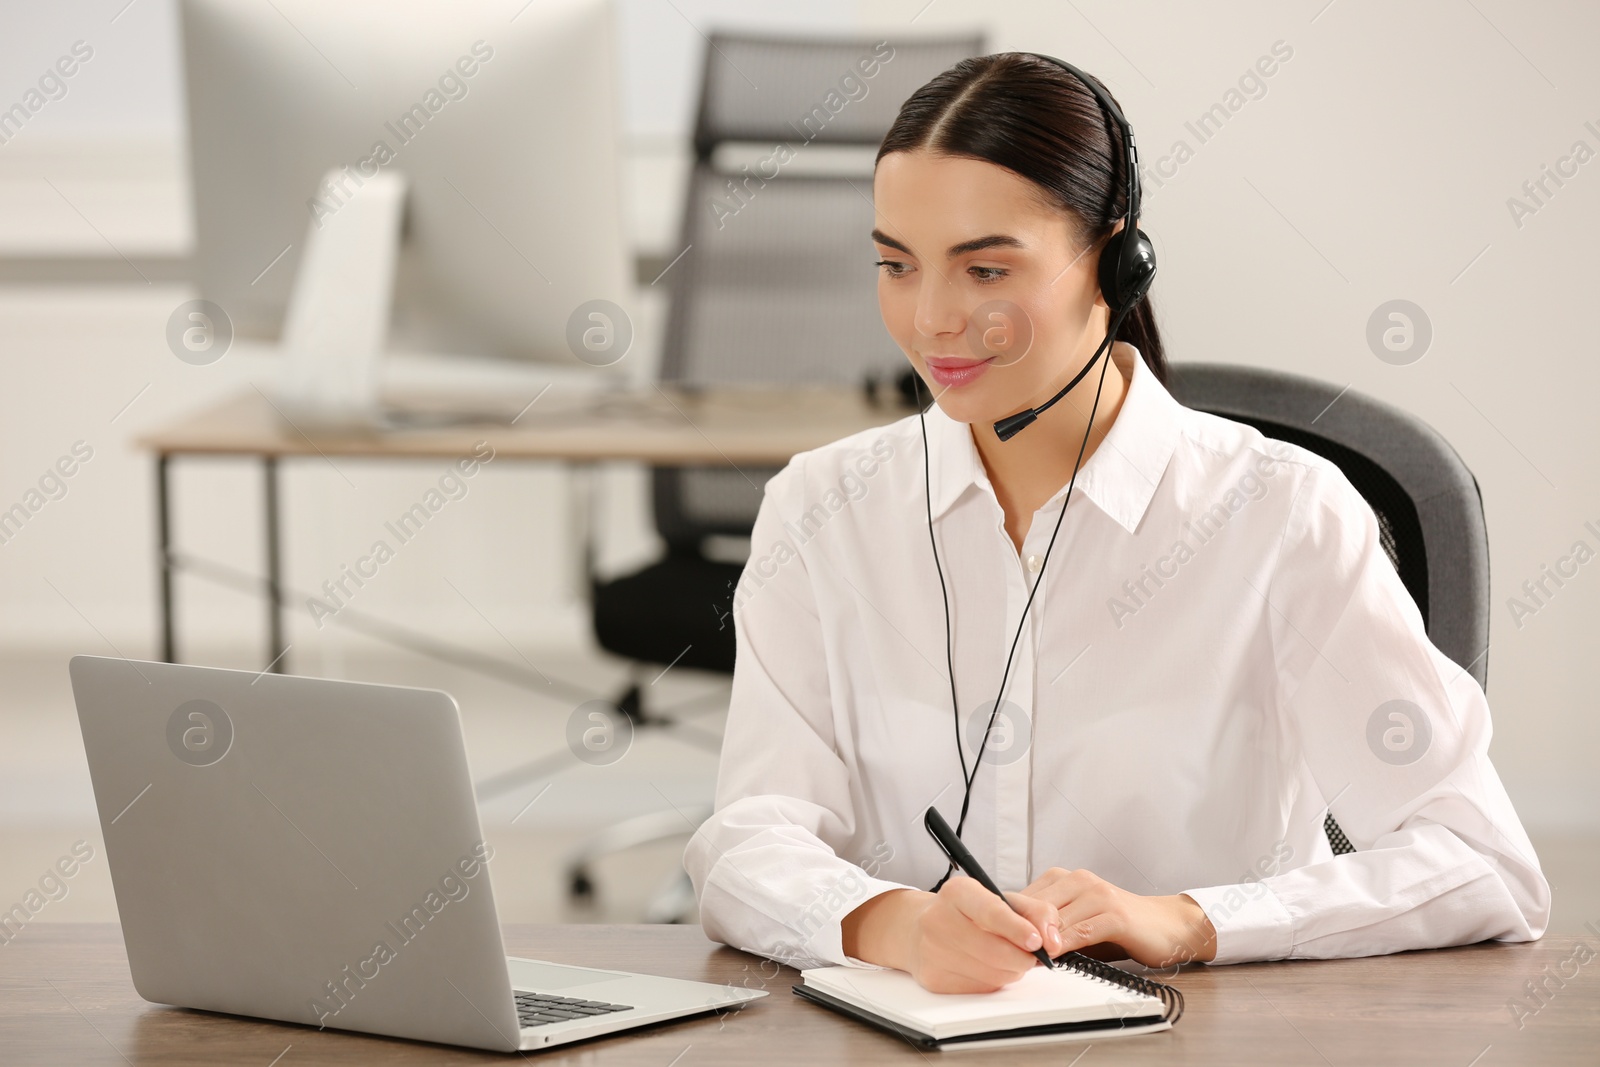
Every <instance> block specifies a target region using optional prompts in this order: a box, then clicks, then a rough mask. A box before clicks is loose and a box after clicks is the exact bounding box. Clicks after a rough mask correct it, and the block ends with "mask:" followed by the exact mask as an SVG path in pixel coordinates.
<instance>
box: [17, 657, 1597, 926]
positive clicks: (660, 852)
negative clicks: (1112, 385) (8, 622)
mask: <svg viewBox="0 0 1600 1067" xmlns="http://www.w3.org/2000/svg"><path fill="white" fill-rule="evenodd" d="M241 659H242V660H243V661H245V662H247V661H248V655H241ZM540 661H541V662H559V663H561V664H562V669H563V671H564V676H565V677H566V678H567V679H569V680H571V681H575V682H579V683H581V684H584V685H587V686H591V687H592V688H593V689H594V691H595V692H596V694H597V695H601V694H608V693H613V692H615V691H616V689H617V688H618V687H619V684H620V682H621V681H622V679H623V674H622V668H621V666H620V664H619V663H618V662H616V661H611V660H607V659H602V658H600V657H598V656H597V655H595V654H593V653H587V652H583V651H581V650H574V649H561V650H552V651H551V652H550V654H549V655H548V656H546V657H542V658H540ZM224 665H233V664H224ZM241 665H242V664H241ZM307 673H314V672H313V671H311V670H309V669H308V670H307ZM343 673H344V675H345V676H346V677H352V678H358V679H360V680H364V681H377V682H392V683H397V684H409V685H425V686H430V687H437V688H442V689H445V690H447V691H449V692H451V693H452V694H454V695H455V697H456V698H457V701H458V702H459V704H460V705H461V709H462V719H463V723H464V726H465V730H466V735H467V746H468V758H469V760H470V761H471V763H472V766H473V773H474V775H475V777H478V778H480V779H481V778H483V777H486V776H487V775H490V774H493V773H496V772H498V771H501V770H504V769H506V768H508V767H511V766H515V765H518V764H519V763H520V762H522V761H523V760H525V759H527V758H535V757H537V756H539V755H543V754H546V753H551V752H561V751H563V749H564V746H565V739H564V738H565V733H564V732H565V727H566V718H567V715H568V714H569V713H570V710H571V709H570V707H569V706H568V704H567V703H563V702H561V701H556V700H551V699H549V698H545V697H540V696H538V695H536V694H533V693H530V692H526V691H523V690H519V689H516V688H513V687H511V686H509V685H506V684H504V683H501V682H496V681H490V680H486V679H483V678H481V677H479V676H476V675H473V674H469V673H467V672H465V671H461V670H458V669H455V668H451V667H446V666H443V665H440V664H437V663H434V662H431V661H426V660H417V659H399V658H394V657H392V656H389V655H383V654H377V655H373V656H371V657H367V658H354V657H351V658H349V659H347V661H346V668H345V670H344V672H343ZM645 681H649V678H648V677H646V678H645ZM726 688H727V686H726V681H725V680H722V679H719V678H717V677H716V676H712V675H705V674H699V673H696V672H690V671H673V672H671V673H669V674H668V675H667V676H665V677H663V678H661V679H660V681H659V682H658V683H657V684H656V685H654V686H651V687H650V690H651V692H652V694H653V695H654V696H655V697H656V698H657V699H658V700H660V701H661V703H662V706H665V705H666V704H669V703H672V702H677V701H686V700H695V699H696V698H698V697H704V698H706V701H705V703H706V704H708V705H709V707H710V709H711V710H710V711H709V712H708V713H705V714H703V715H701V716H698V717H696V719H695V722H696V723H698V724H699V725H700V726H701V727H703V728H704V729H705V730H706V731H708V732H710V733H711V734H712V735H713V736H714V735H715V734H716V733H717V732H719V731H720V726H721V722H720V720H721V710H720V705H721V698H722V697H723V695H724V694H725V693H726ZM0 738H4V739H5V743H4V744H3V745H0V907H5V906H9V905H10V904H11V903H12V902H14V901H15V900H17V899H20V898H21V896H22V894H24V893H25V892H27V890H28V889H29V888H31V887H33V886H34V885H36V884H37V883H38V881H39V878H40V877H41V875H43V874H44V873H45V872H46V870H47V869H48V868H49V867H50V865H51V864H53V863H54V862H55V861H56V859H57V858H59V857H60V856H62V855H65V854H67V853H68V852H69V851H70V849H71V848H72V846H73V844H74V843H75V842H77V841H80V840H82V841H86V842H88V843H89V844H90V845H92V846H93V848H94V850H95V858H94V859H92V860H90V861H89V862H88V863H86V864H84V865H83V867H82V869H81V871H80V872H79V873H78V875H77V876H76V877H74V878H73V879H72V880H71V882H70V883H68V893H67V896H66V897H65V898H63V899H61V900H59V901H54V902H52V903H50V904H48V905H47V906H46V908H45V909H44V910H43V911H42V912H41V913H40V914H39V916H38V918H39V919H40V920H42V921H98V920H112V919H115V917H116V904H115V901H114V899H113V896H112V892H111V880H110V876H109V873H108V871H107V869H106V865H105V859H104V856H103V848H102V846H101V839H100V833H99V828H98V824H97V820H96V818H95V810H94V804H93V799H92V794H91V791H90V785H89V776H88V768H87V766H86V764H85V762H84V758H83V750H82V742H81V739H80V737H79V733H78V725H77V719H76V715H75V714H74V711H73V705H72V699H71V690H70V687H69V685H68V681H67V673H66V657H65V655H62V656H60V657H53V658H33V659H15V658H13V659H3V660H0ZM715 777H716V758H715V756H714V755H713V754H712V752H711V751H710V750H709V749H708V748H707V747H706V746H705V745H704V743H703V738H702V743H699V744H696V743H685V741H683V740H679V739H676V738H672V737H669V736H666V735H664V734H662V733H659V732H652V733H647V734H643V735H641V736H640V737H639V738H638V739H637V740H636V742H635V744H634V746H633V748H632V749H631V750H630V751H629V752H628V754H627V756H626V757H624V758H623V759H622V760H621V761H619V762H618V763H616V764H614V765H612V766H610V767H606V768H596V767H588V766H584V765H581V764H579V763H577V762H576V761H568V763H567V765H566V766H565V768H564V769H563V770H561V771H560V772H559V773H558V774H557V775H556V776H555V777H554V778H551V779H548V782H549V788H548V790H547V791H545V792H543V793H542V794H541V792H540V790H541V789H543V788H544V785H545V782H544V781H538V782H531V783H529V784H528V785H527V786H526V787H524V788H521V789H519V790H517V791H515V792H514V793H512V794H510V795H508V796H506V797H504V798H502V799H500V800H498V801H495V802H492V803H489V804H487V805H486V806H485V807H484V810H483V814H482V817H483V822H484V829H485V834H486V835H487V836H488V837H489V839H490V841H491V842H492V843H493V844H494V846H495V849H496V852H497V856H496V859H495V864H494V878H495V887H496V889H495V892H496V896H497V899H498V903H499V908H500V914H501V917H502V919H503V920H504V921H506V922H562V921H565V922H601V921H626V922H637V921H640V920H641V919H643V917H644V915H645V906H646V903H647V901H649V900H650V899H651V898H652V896H654V894H655V893H656V891H657V890H658V889H660V888H661V887H662V886H664V885H667V884H669V883H670V881H671V880H672V879H673V878H674V876H675V872H677V871H679V870H680V869H681V868H680V867H679V859H680V857H681V855H682V849H683V843H684V841H685V840H686V839H687V835H688V831H689V826H688V824H687V822H686V823H685V824H684V828H683V829H684V834H683V836H681V837H678V838H675V839H673V840H671V841H667V842H663V843H662V844H658V845H651V846H647V847H643V848H638V849H634V850H631V851H629V852H627V853H624V854H621V855H618V856H614V857H611V858H608V859H606V860H603V861H601V862H599V863H598V864H596V866H595V869H594V874H595V877H596V882H597V885H598V887H599V893H598V895H597V897H596V898H595V900H594V901H593V903H592V904H588V905H579V904H574V903H573V902H572V901H571V900H569V899H568V896H567V893H566V881H567V879H566V873H565V866H564V864H563V862H562V860H563V857H564V856H565V855H566V853H567V851H568V850H569V849H570V848H572V847H573V846H574V845H575V844H577V843H578V842H581V841H582V840H584V839H586V838H587V837H588V836H589V835H591V834H592V833H593V832H595V831H596V830H598V829H599V828H601V827H603V826H606V825H609V824H611V823H613V822H615V821H617V820H619V819H624V818H628V817H630V816H633V815H639V814H644V813H650V812H660V811H665V810H668V806H669V805H672V806H675V807H681V808H684V809H685V810H688V809H690V808H692V807H693V806H695V805H697V804H705V803H709V801H710V799H711V796H712V791H713V788H714V785H715ZM536 796H537V798H538V799H537V801H536V802H534V803H533V804H532V805H531V806H529V803H528V802H529V801H530V800H534V798H535V797H536ZM513 819H514V820H515V821H513ZM1534 842H1535V845H1536V846H1537V848H1538V851H1539V855H1540V858H1541V861H1542V863H1543V865H1544V870H1545V873H1546V875H1547V876H1548V877H1549V879H1550V881H1551V883H1552V885H1553V886H1554V896H1555V915H1554V918H1553V920H1552V923H1551V927H1550V932H1551V933H1560V934H1576V933H1579V932H1580V931H1581V930H1582V928H1583V925H1584V923H1586V922H1590V923H1594V924H1595V925H1596V927H1600V835H1597V836H1583V835H1581V834H1565V835H1555V834H1538V833H1535V834H1534Z"/></svg>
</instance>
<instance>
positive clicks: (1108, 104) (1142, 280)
mask: <svg viewBox="0 0 1600 1067" xmlns="http://www.w3.org/2000/svg"><path fill="white" fill-rule="evenodd" d="M1026 54H1027V55H1031V56H1033V57H1034V58H1035V59H1040V60H1044V61H1045V62H1047V63H1053V64H1055V65H1056V66H1058V67H1060V68H1062V69H1063V70H1065V71H1067V72H1068V73H1070V74H1072V75H1073V76H1074V77H1076V78H1077V79H1078V80H1079V81H1080V82H1082V83H1083V84H1084V85H1085V86H1086V87H1087V88H1088V90H1089V92H1090V93H1092V94H1093V95H1094V98H1095V99H1096V100H1097V101H1099V103H1100V107H1101V110H1102V111H1104V112H1105V114H1106V115H1107V116H1109V117H1110V118H1111V120H1112V122H1114V123H1115V124H1116V126H1117V127H1118V129H1119V130H1120V131H1121V133H1122V143H1123V160H1124V165H1125V168H1126V171H1127V189H1128V195H1127V209H1128V212H1127V222H1126V225H1124V226H1123V228H1122V229H1121V230H1118V231H1117V232H1116V233H1114V234H1112V235H1111V236H1110V237H1109V238H1107V239H1106V242H1105V244H1104V246H1103V247H1102V248H1101V250H1100V263H1099V268H1098V280H1099V283H1100V292H1101V294H1102V295H1103V296H1104V297H1105V301H1106V306H1107V307H1108V308H1109V309H1110V324H1109V326H1107V328H1106V336H1105V340H1103V341H1101V342H1100V347H1099V348H1096V349H1095V353H1094V355H1093V356H1092V357H1091V358H1090V359H1089V361H1088V362H1087V363H1085V364H1084V365H1083V368H1082V369H1081V370H1079V371H1078V373H1077V374H1075V375H1073V377H1072V380H1071V381H1070V382H1068V383H1067V384H1066V385H1065V386H1064V387H1062V389H1061V391H1060V392H1058V393H1056V394H1055V395H1054V396H1052V397H1051V398H1050V399H1049V400H1047V401H1045V402H1044V403H1043V404H1041V405H1039V406H1038V407H1035V408H1029V409H1027V410H1026V411H1019V412H1017V413H1016V414H1014V415H1008V416H1006V417H1005V418H1003V419H1001V420H1000V421H998V422H996V423H995V424H994V432H995V434H996V435H997V436H998V437H999V438H1000V440H1002V441H1009V440H1010V439H1011V438H1013V437H1015V436H1016V435H1017V434H1018V433H1020V432H1021V431H1022V430H1023V429H1024V428H1025V427H1027V426H1028V425H1030V424H1031V423H1032V422H1033V421H1034V420H1035V419H1037V418H1038V417H1039V416H1040V415H1041V414H1042V413H1043V412H1045V411H1047V410H1048V409H1049V408H1050V407H1051V406H1052V405H1054V404H1055V403H1056V401H1058V400H1060V399H1061V398H1062V397H1064V396H1066V395H1067V394H1068V393H1069V392H1071V391H1072V388H1073V386H1075V385H1077V384H1078V383H1079V382H1080V381H1082V380H1083V377H1084V375H1086V374H1088V373H1089V370H1090V368H1091V367H1093V366H1094V365H1095V363H1097V362H1099V360H1100V356H1101V354H1102V353H1104V352H1105V351H1106V349H1107V348H1109V347H1110V346H1111V344H1112V343H1113V341H1114V339H1115V338H1116V336H1117V329H1118V327H1119V326H1121V325H1122V320H1123V319H1124V318H1126V317H1127V315H1128V314H1129V313H1130V312H1132V311H1133V309H1134V307H1135V306H1136V305H1137V304H1138V303H1139V301H1140V299H1142V298H1143V297H1144V294H1145V293H1146V292H1148V291H1149V289H1150V284H1151V282H1153V281H1154V280H1155V274H1156V254H1155V249H1154V247H1152V246H1151V244H1150V239H1149V238H1148V237H1146V236H1145V234H1144V232H1143V231H1142V230H1140V229H1139V199H1140V189H1139V155H1138V150H1137V148H1136V146H1135V145H1134V141H1133V129H1132V127H1130V126H1129V125H1128V120H1127V119H1126V118H1124V117H1123V115H1122V112H1121V110H1120V109H1119V108H1118V107H1117V105H1116V103H1115V102H1114V101H1113V100H1112V99H1111V96H1110V94H1109V93H1107V92H1106V91H1105V90H1104V89H1103V88H1101V87H1100V85H1099V83H1098V82H1096V81H1094V80H1093V79H1092V78H1090V77H1089V76H1088V75H1086V74H1084V73H1083V72H1082V71H1081V70H1079V69H1078V68H1077V67H1074V66H1073V65H1072V64H1070V63H1067V62H1065V61H1063V60H1060V59H1056V58H1055V57H1054V56H1045V55H1040V54H1038V53H1037V52H1029V53H1026ZM1114 166H1115V160H1113V167H1114ZM1110 365H1111V357H1110V356H1106V361H1105V362H1104V363H1101V364H1100V381H1099V385H1098V386H1097V387H1096V389H1095V394H1094V404H1093V406H1092V407H1091V408H1090V409H1089V421H1088V425H1087V426H1086V427H1085V428H1084V432H1083V441H1082V443H1081V444H1080V445H1079V447H1078V458H1077V460H1076V461H1075V462H1074V463H1073V466H1072V477H1071V478H1070V479H1068V481H1067V491H1066V494H1065V496H1064V497H1063V498H1062V501H1061V513H1060V514H1059V515H1057V516H1056V525H1055V529H1054V530H1053V531H1052V532H1051V534H1050V543H1049V544H1048V545H1047V546H1046V547H1045V551H1044V559H1043V560H1042V561H1041V562H1040V564H1039V570H1038V572H1037V574H1036V575H1035V577H1034V581H1033V587H1032V588H1031V589H1030V590H1029V592H1028V600H1027V603H1025V604H1024V605H1023V607H1022V619H1021V621H1020V622H1019V623H1018V624H1017V633H1016V636H1015V637H1013V638H1012V640H1011V651H1010V652H1009V653H1008V654H1007V655H1006V665H1005V669H1004V670H1003V671H1002V672H1001V674H1000V690H999V692H998V693H996V694H995V699H994V704H993V706H992V708H991V710H990V712H989V722H988V724H987V726H986V727H985V728H984V731H983V737H982V739H981V740H980V741H979V742H978V751H977V753H976V754H975V755H974V757H973V760H972V767H971V769H970V771H969V769H968V767H967V758H966V754H965V752H964V750H963V749H962V747H961V740H962V739H961V710H960V707H959V705H958V704H957V702H956V680H955V656H954V653H953V650H952V643H953V641H952V633H951V629H950V593H949V590H948V589H946V588H945V584H944V568H943V566H941V564H940V562H939V545H938V542H937V540H936V539H935V538H934V535H933V492H932V480H931V478H929V475H928V427H927V421H926V419H924V418H923V410H922V407H921V404H920V402H919V404H918V411H917V415H918V419H919V421H921V422H922V464H923V477H924V478H925V479H928V489H929V491H928V494H927V510H928V543H929V545H930V546H931V547H932V549H933V565H934V567H935V568H936V569H937V570H938V572H939V590H940V592H941V593H943V594H944V635H945V659H946V663H947V665H948V667H949V670H950V710H951V711H952V712H953V713H954V714H955V728H956V756H957V758H958V759H960V761H961V777H962V784H963V785H964V786H965V788H964V789H963V791H962V796H961V814H960V817H959V818H958V819H957V820H956V836H957V837H958V838H959V837H960V836H961V831H962V830H963V829H964V828H965V827H966V822H967V810H968V808H969V807H970V805H971V803H972V785H973V782H974V781H976V780H977V777H978V767H979V766H980V764H981V763H982V761H983V750H984V748H985V746H986V745H987V744H988V741H989V734H990V733H991V732H992V731H993V730H994V723H995V718H996V717H997V716H998V715H999V712H1000V706H1001V701H1002V699H1003V698H1004V696H1005V691H1006V681H1007V679H1008V678H1009V677H1010V676H1011V660H1012V657H1013V656H1014V655H1015V654H1016V651H1017V644H1018V642H1020V641H1021V640H1022V630H1023V627H1024V626H1026V625H1027V619H1028V609H1029V608H1030V607H1032V606H1033V598H1034V594H1036V593H1037V592H1038V591H1039V584H1040V583H1041V582H1042V581H1043V580H1044V570H1045V566H1046V565H1047V564H1048V563H1049V562H1050V550H1051V549H1052V548H1054V547H1055V543H1056V535H1057V534H1058V533H1060V532H1061V520H1062V519H1064V518H1066V515H1067V505H1068V504H1069V503H1071V501H1072V490H1073V487H1074V485H1076V483H1077V480H1078V469H1079V467H1080V466H1081V464H1082V463H1083V454H1084V451H1085V450H1086V449H1087V447H1088V444H1089V436H1090V434H1091V433H1092V432H1093V431H1094V419H1095V413H1096V412H1098V411H1099V409H1100V393H1101V390H1103V389H1104V387H1105V380H1106V368H1107V367H1108V366H1110ZM915 384H916V385H918V386H920V385H921V384H922V383H921V377H920V376H918V378H917V381H916V383H915ZM954 869H955V868H954V866H952V867H950V868H949V869H948V870H946V872H945V874H944V877H942V878H940V879H939V881H938V883H937V884H936V885H934V887H933V890H932V891H933V892H935V893H937V892H938V891H939V888H940V887H941V886H943V885H944V883H945V881H946V880H948V879H949V877H950V874H951V872H953V871H954Z"/></svg>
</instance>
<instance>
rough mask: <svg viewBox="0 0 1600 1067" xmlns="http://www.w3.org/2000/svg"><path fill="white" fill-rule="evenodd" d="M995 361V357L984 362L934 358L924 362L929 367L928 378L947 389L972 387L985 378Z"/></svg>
mask: <svg viewBox="0 0 1600 1067" xmlns="http://www.w3.org/2000/svg"><path fill="white" fill-rule="evenodd" d="M993 361H994V357H991V358H990V359H984V360H976V359H934V358H928V359H924V360H923V362H924V363H926V364H927V367H928V377H930V378H932V379H933V380H934V381H935V382H937V383H939V384H940V385H942V386H944V387H945V388H947V389H954V388H957V387H959V386H963V385H971V384H972V383H973V382H975V381H977V380H978V379H979V378H981V377H983V374H984V372H985V371H987V370H988V369H989V364H990V363H992V362H993Z"/></svg>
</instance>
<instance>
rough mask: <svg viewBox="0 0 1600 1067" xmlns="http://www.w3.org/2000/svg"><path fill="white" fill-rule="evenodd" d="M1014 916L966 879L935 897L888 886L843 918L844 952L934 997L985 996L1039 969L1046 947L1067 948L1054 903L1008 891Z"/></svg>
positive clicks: (1057, 951)
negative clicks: (1037, 953)
mask: <svg viewBox="0 0 1600 1067" xmlns="http://www.w3.org/2000/svg"><path fill="white" fill-rule="evenodd" d="M1006 899H1007V900H1010V901H1011V902H1012V903H1013V904H1015V905H1016V906H1017V909H1018V910H1019V911H1021V913H1022V914H1020V915H1019V914H1017V912H1016V911H1012V910H1011V909H1010V908H1009V907H1007V906H1006V904H1005V902H1004V901H1002V900H1001V899H1000V898H999V897H997V896H995V895H994V894H993V893H991V892H989V891H988V890H987V889H985V888H984V887H983V886H981V885H979V884H978V883H977V882H975V881H973V880H972V879H971V878H965V877H959V876H958V877H954V878H951V879H950V880H949V881H947V882H945V884H944V885H943V886H942V887H940V889H939V892H938V893H925V892H922V891H920V890H915V889H893V890H890V891H889V892H887V893H883V894H880V895H878V896H876V897H873V898H872V899H871V900H869V901H867V902H866V903H864V904H862V905H861V906H860V907H858V908H856V909H855V910H854V911H852V912H851V913H850V914H849V915H847V916H845V919H844V923H843V924H842V925H843V935H844V950H845V953H846V955H849V956H853V957H855V958H856V959H858V960H864V961H866V962H867V963H876V964H878V965H880V966H883V967H895V968H898V969H900V970H902V971H906V972H909V973H910V974H911V976H912V977H913V978H915V979H916V980H917V981H918V982H919V983H921V984H922V985H923V986H924V987H925V988H927V989H929V990H932V991H933V992H935V993H988V992H992V991H993V990H996V989H999V988H1000V987H1001V986H1004V985H1009V984H1011V983H1012V982H1015V981H1016V980H1017V979H1018V978H1021V977H1022V976H1023V975H1024V974H1026V973H1027V972H1028V971H1029V970H1030V969H1031V968H1034V967H1037V966H1039V961H1038V959H1036V958H1035V957H1034V955H1033V952H1034V950H1035V949H1037V948H1040V947H1043V948H1044V950H1045V951H1046V952H1048V953H1049V954H1050V955H1052V956H1055V955H1058V954H1060V953H1061V952H1064V951H1066V946H1064V945H1063V943H1062V940H1061V935H1060V931H1059V928H1058V923H1057V919H1056V909H1055V907H1054V906H1053V905H1051V904H1048V903H1046V902H1045V901H1043V900H1041V899H1038V898H1036V897H1032V896H1027V895H1025V894H1022V893H1008V894H1006Z"/></svg>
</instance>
